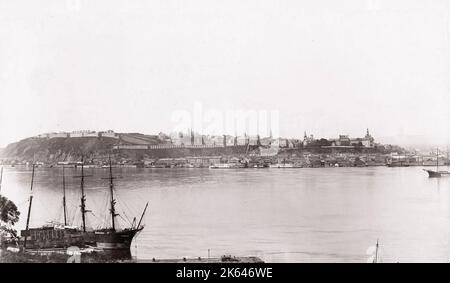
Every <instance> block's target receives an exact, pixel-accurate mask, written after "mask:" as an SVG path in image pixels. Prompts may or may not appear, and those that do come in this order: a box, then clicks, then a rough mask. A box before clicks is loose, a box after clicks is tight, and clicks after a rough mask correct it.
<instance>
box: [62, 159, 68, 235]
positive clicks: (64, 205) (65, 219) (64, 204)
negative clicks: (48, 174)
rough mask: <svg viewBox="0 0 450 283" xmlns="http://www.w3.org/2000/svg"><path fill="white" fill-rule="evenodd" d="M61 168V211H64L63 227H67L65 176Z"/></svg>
mask: <svg viewBox="0 0 450 283" xmlns="http://www.w3.org/2000/svg"><path fill="white" fill-rule="evenodd" d="M64 173H65V172H64V166H63V209H64V226H67V211H66V175H65V174H64Z"/></svg>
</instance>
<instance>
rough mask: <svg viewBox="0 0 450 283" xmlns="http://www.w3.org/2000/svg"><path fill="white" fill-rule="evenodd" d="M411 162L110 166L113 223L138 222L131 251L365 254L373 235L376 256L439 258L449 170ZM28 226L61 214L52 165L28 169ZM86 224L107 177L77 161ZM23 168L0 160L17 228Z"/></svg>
mask: <svg viewBox="0 0 450 283" xmlns="http://www.w3.org/2000/svg"><path fill="white" fill-rule="evenodd" d="M421 169H422V168H420V167H405V168H387V167H369V168H323V169H322V168H320V169H319V168H314V169H305V168H302V169H236V170H235V169H216V170H214V169H134V168H128V169H125V168H124V169H115V170H114V173H115V175H118V176H121V177H122V178H120V179H117V180H116V195H117V200H118V210H119V213H120V216H118V217H117V221H118V222H120V223H119V224H120V225H122V226H123V227H124V226H125V223H130V222H132V220H133V217H137V219H139V217H140V214H141V213H142V210H143V208H144V206H145V204H146V202H147V201H149V202H150V205H149V209H148V211H147V214H146V216H145V217H144V220H143V222H144V223H145V225H146V227H145V229H144V231H143V232H142V233H141V234H139V236H138V237H137V238H136V239H135V241H134V243H133V244H132V254H133V255H134V256H136V257H137V258H138V259H152V258H157V259H163V258H181V257H198V256H201V257H207V256H208V250H209V253H210V255H211V256H214V257H216V256H221V255H224V254H231V255H234V256H258V257H260V258H262V259H263V260H264V261H266V262H366V260H367V258H368V256H367V255H366V250H367V248H368V247H369V246H372V245H374V244H375V242H376V241H377V239H379V241H380V254H381V258H382V260H383V261H384V262H449V260H450V245H449V237H450V234H449V231H450V229H449V228H450V210H449V203H450V194H449V191H450V178H441V179H429V178H428V176H427V174H426V173H425V172H423V171H422V170H421ZM36 170H37V171H36V177H35V186H34V193H33V196H34V199H33V207H32V213H31V221H30V227H35V226H39V225H42V224H45V223H46V222H48V221H50V220H54V221H62V219H63V213H62V169H59V168H53V169H43V168H38V169H36ZM79 171H80V170H79V169H66V183H67V199H68V201H67V202H68V218H69V220H70V222H71V223H72V224H74V225H79V224H80V219H81V217H80V213H79V198H80V195H81V194H80V188H79V187H80V186H79V182H80V179H78V178H73V177H72V176H75V175H78V174H79V173H80V172H79ZM86 174H87V175H91V176H90V177H87V178H86V195H87V208H88V209H90V210H92V213H89V214H88V225H89V226H91V227H100V226H105V225H108V224H109V223H110V218H109V216H108V201H109V199H108V196H109V195H108V181H107V180H103V179H102V178H104V177H107V176H108V171H107V170H105V169H86ZM30 181H31V169H30V168H5V172H4V176H3V186H2V194H4V195H6V196H7V197H8V198H10V199H12V200H13V201H14V202H16V204H18V207H19V209H20V211H21V220H20V222H19V223H18V224H17V225H16V226H17V228H19V229H23V228H24V227H25V220H26V213H27V209H28V202H27V198H28V196H29V190H30Z"/></svg>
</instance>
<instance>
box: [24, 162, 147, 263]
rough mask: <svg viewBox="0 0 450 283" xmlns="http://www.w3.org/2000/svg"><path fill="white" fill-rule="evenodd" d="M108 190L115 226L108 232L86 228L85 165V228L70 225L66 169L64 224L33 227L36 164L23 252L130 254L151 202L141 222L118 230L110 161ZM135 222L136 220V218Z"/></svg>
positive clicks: (83, 184)
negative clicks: (74, 249)
mask: <svg viewBox="0 0 450 283" xmlns="http://www.w3.org/2000/svg"><path fill="white" fill-rule="evenodd" d="M109 172H110V176H109V178H108V179H109V180H110V183H109V189H110V209H109V211H110V213H111V222H112V226H111V227H109V228H105V229H98V230H89V231H88V229H87V228H86V213H88V212H90V210H87V209H86V195H85V190H84V189H85V177H86V176H85V174H84V162H83V161H82V164H81V176H76V177H77V178H81V186H80V187H81V205H80V208H81V216H82V227H77V226H69V225H68V223H67V209H66V183H65V174H64V167H63V212H64V224H63V225H62V224H52V225H46V226H42V227H38V228H30V227H29V224H30V216H31V208H32V203H33V184H34V176H35V165H34V164H33V169H32V177H31V190H30V191H31V193H30V197H29V206H28V214H27V221H26V228H25V230H22V231H21V237H20V238H19V241H18V245H19V247H20V249H21V250H22V251H33V250H39V251H60V250H62V251H65V250H67V248H69V247H78V248H82V249H83V248H90V249H92V248H93V249H94V250H95V251H100V252H103V251H125V252H126V254H129V253H130V246H131V242H132V240H133V238H134V237H135V236H136V234H137V233H138V232H140V231H142V230H143V229H144V225H142V219H143V217H144V215H145V212H146V210H147V207H148V203H147V205H146V206H145V209H144V211H143V213H142V215H141V218H140V220H139V223H138V224H137V225H135V221H134V222H133V224H132V226H131V227H129V228H125V229H122V230H118V229H116V221H115V218H116V217H117V216H118V214H117V213H116V209H115V204H116V200H115V198H114V182H113V180H114V179H115V177H113V175H112V164H111V158H110V159H109ZM135 219H136V218H135Z"/></svg>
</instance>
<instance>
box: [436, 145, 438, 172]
mask: <svg viewBox="0 0 450 283" xmlns="http://www.w3.org/2000/svg"><path fill="white" fill-rule="evenodd" d="M436 172H439V147H438V148H437V151H436Z"/></svg>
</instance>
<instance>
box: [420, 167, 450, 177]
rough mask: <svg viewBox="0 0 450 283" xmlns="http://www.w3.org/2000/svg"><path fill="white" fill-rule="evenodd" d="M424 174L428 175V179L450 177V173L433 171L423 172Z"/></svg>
mask: <svg viewBox="0 0 450 283" xmlns="http://www.w3.org/2000/svg"><path fill="white" fill-rule="evenodd" d="M424 171H425V172H427V173H428V177H430V178H440V177H447V176H450V172H447V171H439V172H438V171H433V170H425V169H424Z"/></svg>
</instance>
